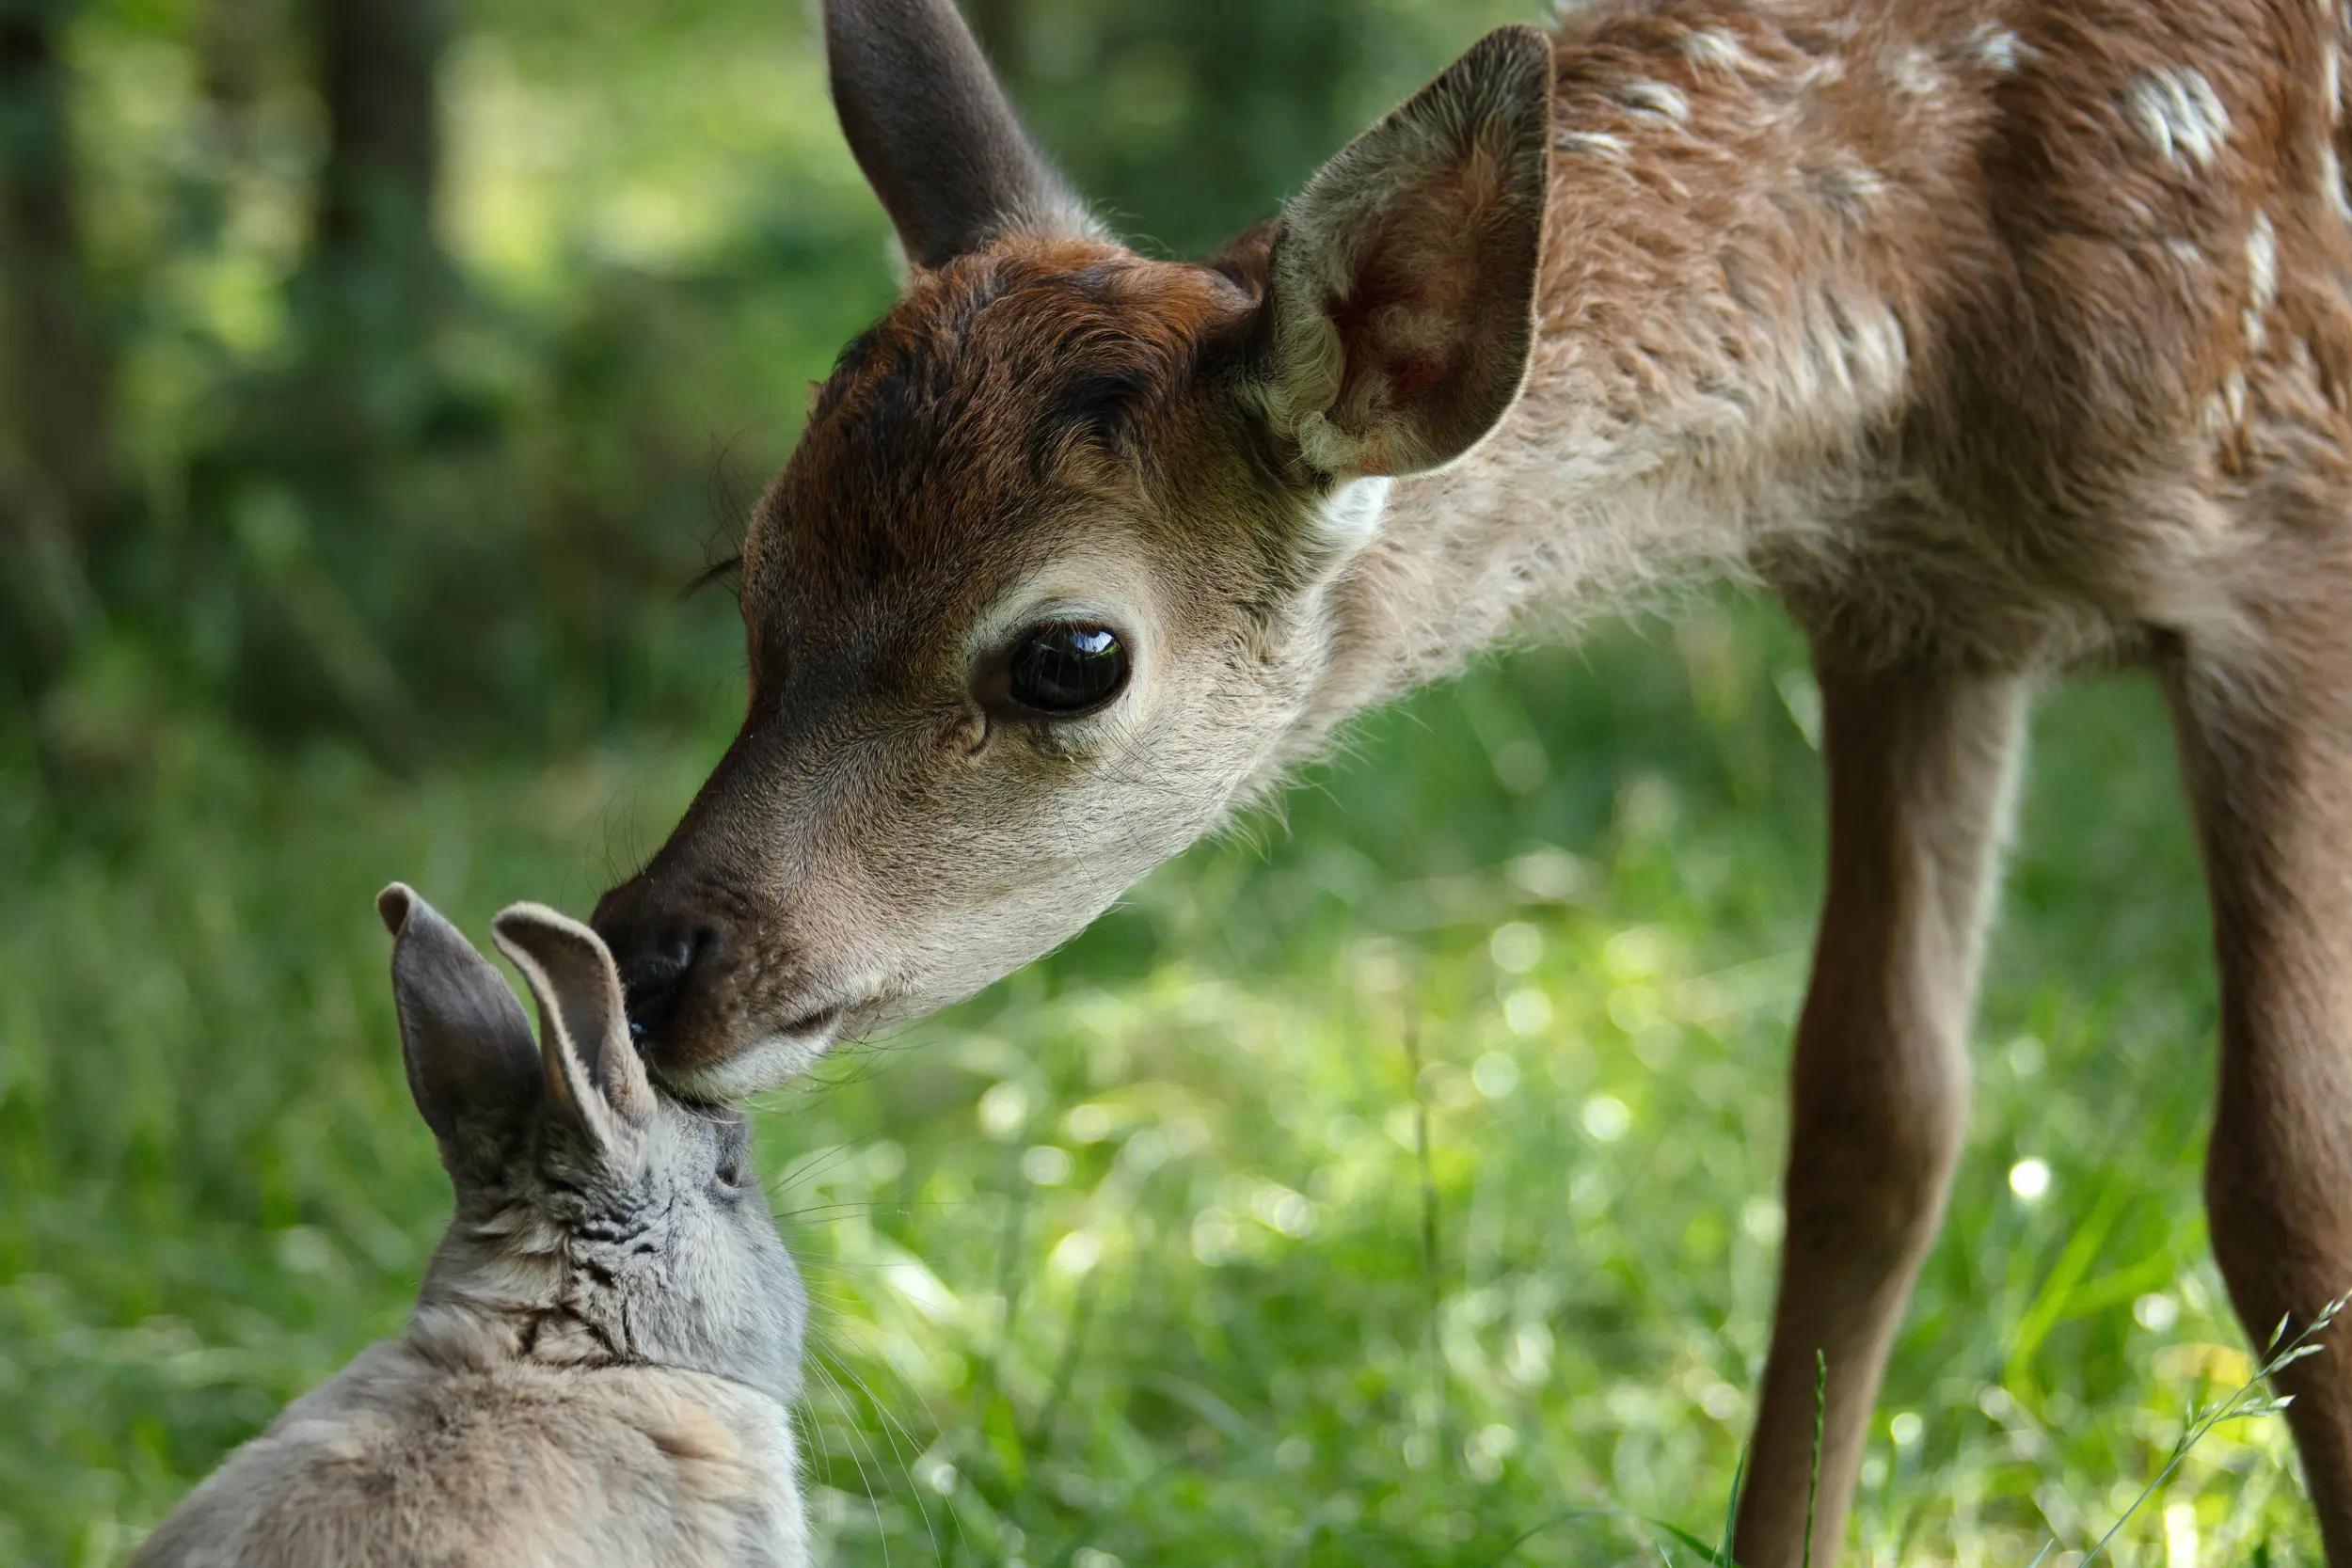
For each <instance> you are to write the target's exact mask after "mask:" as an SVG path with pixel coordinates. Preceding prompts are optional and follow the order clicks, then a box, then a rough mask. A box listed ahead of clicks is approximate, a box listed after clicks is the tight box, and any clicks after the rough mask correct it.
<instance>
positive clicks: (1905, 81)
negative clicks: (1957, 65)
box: [1886, 44, 1944, 98]
mask: <svg viewBox="0 0 2352 1568" xmlns="http://www.w3.org/2000/svg"><path fill="white" fill-rule="evenodd" d="M1886 74H1887V75H1888V76H1889V77H1890V78H1892V79H1893V81H1894V83H1895V86H1896V87H1897V88H1898V89H1899V90H1900V91H1902V92H1905V93H1908V94H1910V95H1911V96H1912V97H1914V98H1927V97H1931V96H1932V95H1933V94H1935V93H1939V92H1941V91H1943V90H1944V72H1943V71H1942V70H1941V69H1940V68H1939V67H1938V66H1937V65H1936V63H1935V56H1934V55H1931V54H1929V53H1928V52H1927V51H1926V50H1925V49H1922V48H1919V47H1918V46H1917V45H1915V44H1914V45H1912V46H1911V47H1909V48H1906V49H1899V50H1897V51H1895V53H1894V54H1893V55H1890V56H1889V57H1888V59H1887V62H1886Z"/></svg>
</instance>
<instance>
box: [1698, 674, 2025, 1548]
mask: <svg viewBox="0 0 2352 1568" xmlns="http://www.w3.org/2000/svg"><path fill="white" fill-rule="evenodd" d="M1814 664H1815V668H1816V670H1817V671H1818V673H1819V674H1820V684H1821V700H1822V717H1823V721H1824V740H1825V747H1824V749H1825V751H1826V753H1827V761H1828V768H1829V885H1828V895H1827V898H1826V900H1825V901H1824V904H1823V907H1822V911H1821V927H1820V937H1819V939H1818V942H1817V944H1816V947H1815V950H1814V960H1813V978H1812V983H1811V986H1810V988H1809V990H1807V993H1806V996H1805V1003H1804V1015H1803V1017H1802V1019H1801V1020H1800V1022H1799V1023H1798V1027H1797V1042H1796V1059H1795V1069H1794V1073H1793V1081H1792V1085H1791V1089H1792V1099H1791V1106H1790V1113H1791V1115H1790V1132H1789V1147H1788V1178H1787V1205H1786V1206H1787V1214H1788V1225H1787V1235H1786V1242H1785V1249H1784V1252H1783V1255H1782V1259H1781V1274H1780V1303H1779V1307H1778V1310H1777V1312H1776V1314H1775V1318H1774V1323H1773V1327H1772V1353H1771V1357H1770V1359H1769V1361H1768V1362H1767V1364H1766V1368H1765V1374H1764V1392H1763V1400H1762V1404H1761V1407H1760V1409H1759V1411H1758V1413H1757V1417H1756V1440H1755V1444H1754V1447H1753V1449H1752V1451H1751V1455H1750V1460H1749V1468H1748V1476H1747V1481H1746V1484H1745V1487H1744V1489H1743V1491H1742V1494H1741V1497H1740V1514H1739V1522H1738V1529H1737V1532H1736V1535H1735V1537H1734V1543H1733V1544H1734V1550H1735V1554H1736V1555H1737V1557H1738V1559H1739V1560H1740V1564H1741V1565H1742V1568H1800V1565H1802V1564H1805V1563H1807V1562H1809V1563H1810V1564H1811V1568H1829V1565H1830V1564H1831V1563H1832V1562H1833V1561H1834V1560H1836V1555H1837V1548H1838V1544H1839V1542H1840V1541H1841V1540H1842V1539H1843V1537H1844V1533H1845V1518H1846V1512H1847V1509H1848V1507H1849V1506H1850V1505H1851V1501H1852V1498H1853V1489H1854V1481H1855V1477H1856V1475H1857V1473H1858V1471H1859V1470H1860V1467H1861V1462H1862V1448H1863V1440H1864V1437H1865V1435H1866V1434H1867V1430H1868V1425H1869V1418H1870V1410H1871V1406H1872V1404H1873V1403H1874V1402H1875V1401H1876V1399H1877V1397H1878V1387H1879V1377H1880V1374H1881V1372H1882V1371H1883V1369H1884V1367H1885V1363H1886V1354H1887V1348H1888V1345H1889V1344H1890V1342H1891V1341H1892V1339H1893V1337H1894V1332H1895V1326H1896V1324H1897V1323H1898V1321H1899V1319H1900V1317H1901V1315H1902V1308H1903V1303H1904V1301H1905V1299H1906V1298H1907V1297H1908V1296H1909V1295H1910V1293H1911V1286H1912V1281H1913V1279H1914V1277H1915V1275H1917V1273H1918V1268H1919V1262H1920V1259H1922V1257H1923V1256H1924V1255H1925V1254H1926V1252H1927V1249H1928V1244H1929V1243H1930V1242H1931V1240H1932V1239H1933V1237H1934V1234H1935V1229H1936V1226H1937V1224H1938V1222H1939V1220H1940V1219H1941V1216H1942V1212H1943V1207H1944V1196H1945V1191H1946V1188H1947V1185H1948V1183H1949V1181H1950V1177H1951V1169H1952V1164H1953V1162H1954V1160H1955V1159H1956V1158H1957V1157H1958V1155H1959V1152H1960V1145H1961V1139H1962V1134H1963V1124H1964V1118H1965V1114H1966V1105H1967V1092H1968V1091H1967V1073H1966V1064H1965V1062H1964V1060H1963V1045H1964V1041H1963V1034H1964V1032H1965V1030H1966V1028H1967V1023H1968V1017H1969V1011H1970V1007H1971V1004H1972V1000H1973V996H1974V992H1975V989H1976V974H1977V956H1978V950H1979V939H1980V936H1981V932H1982V928H1983V925H1984V915H1985V911H1986V906H1987V904H1988V902H1989V899H1988V896H1987V895H1988V892H1989V890H1990V888H1991V886H1992V883H1993V880H1994V862H1995V861H1996V859H1997V856H1998V853H1999V845H2000V840H2001V837H2002V835H2003V833H2004V832H2005V829H2006V824H2007V821H2008V814H2009V800H2010V780H2011V776H2012V773H2013V771H2014V768H2013V761H2014V757H2015V754H2016V752H2017V750H2018V729H2019V725H2018V720H2019V716H2020V714H2021V712H2022V711H2023V708H2024V700H2023V685H2022V683H2021V682H2020V681H2018V680H2017V679H2014V678H2012V677H2009V676H1989V675H1960V674H1953V673H1947V672H1942V671H1921V670H1900V669H1895V670H1889V669H1870V668H1867V667H1866V666H1865V665H1863V664H1862V663H1861V662H1860V661H1858V660H1855V659H1852V658H1851V657H1847V656H1845V655H1843V654H1841V653H1839V652H1837V651H1836V650H1833V649H1830V648H1827V647H1822V646H1817V648H1816V650H1815V658H1814ZM1823 1366H1825V1367H1826V1369H1827V1393H1826V1406H1825V1409H1824V1410H1823V1412H1822V1416H1823V1419H1822V1424H1821V1438H1820V1454H1819V1470H1818V1489H1817V1485H1816V1483H1817V1472H1816V1469H1815V1464H1816V1458H1815V1442H1814V1419H1815V1410H1816V1403H1815V1379H1816V1375H1817V1371H1816V1370H1817V1368H1820V1367H1823ZM1817 1490H1818V1495H1817ZM1809 1499H1810V1505H1811V1507H1812V1511H1813V1515H1814V1521H1815V1522H1814V1527H1813V1541H1812V1548H1811V1554H1810V1557H1809V1558H1808V1556H1807V1552H1806V1543H1805V1539H1804V1537H1805V1516H1806V1513H1807V1509H1808V1502H1809Z"/></svg>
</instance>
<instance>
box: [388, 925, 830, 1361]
mask: <svg viewBox="0 0 2352 1568" xmlns="http://www.w3.org/2000/svg"><path fill="white" fill-rule="evenodd" d="M376 910H377V912H378V913H379V914H380V915H381V916H382V917H383V920H384V925H385V927H386V928H387V929H389V931H390V932H391V933H392V937H393V945H392V994H393V998H394V1002H395V1004H396V1006H397V1010H398V1013H399V1017H400V1036H401V1052H402V1057H403V1060H404V1061H405V1065H406V1067H407V1071H408V1086H409V1090H410V1092H411V1093H412V1094H413V1095H414V1096H415V1099H416V1102H417V1109H418V1111H419V1112H420V1113H421V1114H422V1116H423V1117H424V1120H425V1125H426V1126H428V1127H430V1128H431V1129H432V1130H433V1135H434V1137H435V1138H436V1140H437V1141H438V1143H439V1146H440V1152H441V1163H442V1164H443V1166H444V1167H445V1168H447V1170H448V1171H449V1175H450V1181H451V1184H452V1186H453V1188H454V1189H455V1191H456V1199H457V1202H456V1210H457V1212H456V1218H455V1220H454V1222H453V1224H452V1225H451V1227H450V1228H449V1232H448V1234H447V1235H446V1236H445V1237H444V1238H443V1239H442V1242H441V1244H440V1246H439V1248H438V1249H437V1251H436V1252H435V1254H434V1258H433V1262H432V1265H431V1267H430V1268H429V1269H428V1271H427V1273H426V1275H425V1281H424V1290H423V1291H422V1294H421V1299H420V1302H419V1306H418V1313H419V1319H420V1321H421V1322H423V1321H426V1320H428V1319H431V1318H432V1317H434V1316H435V1315H436V1314H441V1315H444V1316H446V1317H448V1318H450V1319H451V1320H452V1321H453V1322H471V1323H484V1324H487V1325H491V1326H493V1327H494V1328H495V1329H496V1330H497V1331H498V1332H500V1333H501V1334H507V1333H511V1335H512V1339H511V1341H509V1342H512V1343H514V1344H516V1345H518V1346H519V1347H520V1348H521V1349H522V1350H523V1351H524V1352H525V1353H526V1354H530V1355H532V1356H533V1357H534V1358H537V1359H541V1360H553V1361H562V1362H577V1363H579V1364H581V1365H629V1366H636V1365H644V1366H660V1367H675V1368H681V1369H685V1370H693V1371H701V1372H708V1373H712V1374H715V1375H718V1376H722V1377H726V1378H729V1379H732V1380H734V1381H736V1382H738V1383H743V1384H748V1385H751V1386H755V1387H757V1388H760V1389H762V1390H764V1391H767V1392H769V1393H771V1394H773V1395H775V1396H776V1397H777V1398H779V1399H783V1400H790V1399H792V1398H794V1397H795V1396H796V1395H797V1394H798V1392H799V1389H800V1375H801V1374H800V1362H801V1338H802V1331H803V1323H804V1322H805V1319H806V1316H807V1305H806V1302H807V1298H806V1295H805V1292H804V1291H803V1286H802V1283H801V1276H800V1271H799V1269H798V1268H797V1267H796V1266H795V1265H794V1263H793V1261H792V1256H791V1254H790V1252H789V1251H787V1248H786V1247H785V1244H784V1242H783V1240H782V1239H781V1238H780V1237H779V1236H778V1235H777V1234H776V1228H775V1222H774V1219H773V1217H772V1215H771V1213H770V1212H769V1209H768V1203H767V1194H766V1191H765V1189H764V1188H763V1187H762V1185H761V1183H760V1180H759V1176H758V1173H757V1171H756V1170H755V1167H754V1165H753V1164H752V1159H751V1131H750V1127H749V1125H748V1124H747V1123H746V1122H745V1120H744V1118H743V1117H742V1116H741V1114H740V1113H739V1112H737V1111H734V1110H730V1109H725V1108H722V1107H714V1106H699V1105H691V1104H687V1103H683V1102H681V1101H676V1100H674V1099H672V1098H670V1097H669V1096H667V1095H663V1094H660V1093H658V1092H657V1091H656V1090H655V1089H654V1087H653V1085H652V1084H651V1083H650V1081H649V1080H648V1079H647V1077H646V1075H645V1069H644V1064H643V1063H642V1062H641V1061H640V1060H639V1058H638V1054H637V1051H636V1049H635V1047H634V1046H633V1045H632V1044H631V1043H630V1041H629V1036H628V1022H627V1019H626V1017H625V1015H624V1014H623V1011H622V1006H621V983H620V978H619V976H618V974H616V973H615V971H614V969H613V965H612V957H611V955H610V954H608V953H607V952H606V950H605V946H604V943H603V942H601V941H600V940H598V938H597V937H596V933H595V932H594V931H592V930H590V929H589V928H588V927H585V926H583V925H581V924H580V923H579V922H577V921H574V920H569V919H566V918H565V917H564V916H563V915H561V914H558V913H556V912H555V911H553V910H549V909H547V908H544V907H542V906H540V905H536V904H517V905H515V906H514V907H512V908H510V909H508V910H506V911H503V912H502V913H501V914H500V915H499V916H498V918H497V920H496V921H495V922H494V925H493V928H494V930H495V931H496V934H497V938H498V944H499V948H500V950H501V952H503V953H504V954H505V955H506V957H507V958H508V959H509V960H511V961H512V962H513V963H514V965H515V967H516V970H518V971H519V972H520V973H521V974H522V976H523V979H524V981H525V983H526V984H527V985H528V986H529V987H530V989H531V993H532V997H533V998H534V999H535V1000H536V1002H537V1003H538V1008H539V1023H540V1027H539V1043H538V1044H537V1045H536V1046H535V1047H534V1046H533V1045H532V1035H531V1025H530V1023H529V1022H527V1021H526V1020H525V1018H524V1017H523V1011H522V1008H521V1007H520V1006H518V1005H517V1004H516V1000H515V995H514V993H513V992H512V991H511V990H508V989H507V986H506V983H505V982H504V981H503V980H502V979H501V978H500V976H499V974H498V972H497V971H496V970H494V969H493V968H491V966H490V964H489V963H488V961H487V960H485V958H483V957H482V955H481V954H480V953H478V952H476V951H475V949H474V948H473V946H472V944H471V943H469V942H467V940H466V939H465V937H464V936H463V935H461V934H460V933H459V932H458V930H457V929H456V927H453V926H452V925H451V924H450V923H449V922H448V921H447V920H445V919H443V918H442V917H441V915H440V914H439V913H438V912H437V911H435V910H434V909H433V907H432V906H431V905H429V904H427V903H426V902H425V901H424V900H423V899H422V898H421V897H419V896H418V895H416V894H415V893H414V892H412V891H410V890H409V889H408V888H407V887H405V886H404V885H402V884H400V883H397V882H396V883H394V884H393V885H392V886H390V887H389V888H386V889H385V890H384V892H383V894H382V895H380V896H379V897H378V898H377V900H376Z"/></svg>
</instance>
